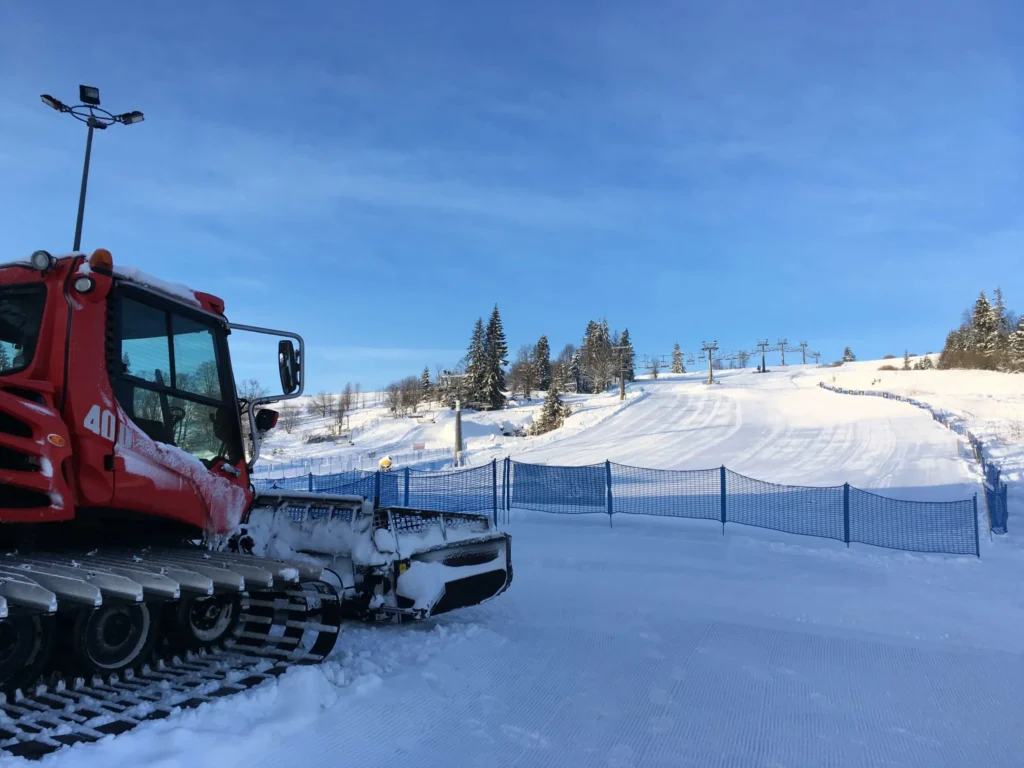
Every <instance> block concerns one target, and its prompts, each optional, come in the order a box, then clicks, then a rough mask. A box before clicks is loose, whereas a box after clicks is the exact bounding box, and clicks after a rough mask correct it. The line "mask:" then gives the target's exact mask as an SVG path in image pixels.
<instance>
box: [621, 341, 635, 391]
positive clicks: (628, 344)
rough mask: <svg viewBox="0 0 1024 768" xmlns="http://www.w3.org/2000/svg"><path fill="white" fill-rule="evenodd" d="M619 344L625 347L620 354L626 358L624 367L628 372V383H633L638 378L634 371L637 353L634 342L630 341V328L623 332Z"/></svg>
mask: <svg viewBox="0 0 1024 768" xmlns="http://www.w3.org/2000/svg"><path fill="white" fill-rule="evenodd" d="M619 344H620V345H622V346H624V347H625V349H623V350H620V352H621V353H622V355H623V356H624V360H623V366H622V367H623V368H624V369H625V371H626V381H633V380H634V379H635V378H636V372H635V371H634V370H633V369H634V368H635V367H636V353H635V352H634V351H633V342H632V341H630V340H629V328H624V329H623V330H622V335H621V336H620V337H619Z"/></svg>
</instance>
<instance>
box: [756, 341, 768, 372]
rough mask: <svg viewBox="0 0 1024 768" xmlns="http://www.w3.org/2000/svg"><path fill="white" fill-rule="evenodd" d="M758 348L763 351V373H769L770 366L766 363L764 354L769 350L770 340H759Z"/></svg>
mask: <svg viewBox="0 0 1024 768" xmlns="http://www.w3.org/2000/svg"><path fill="white" fill-rule="evenodd" d="M757 347H758V349H760V350H761V373H767V372H768V364H767V363H766V362H765V359H764V353H765V352H766V351H767V349H768V339H758V342H757Z"/></svg>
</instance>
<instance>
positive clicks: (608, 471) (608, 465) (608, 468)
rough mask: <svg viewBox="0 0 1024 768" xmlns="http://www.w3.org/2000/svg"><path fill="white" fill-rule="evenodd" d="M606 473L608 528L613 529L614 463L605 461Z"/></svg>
mask: <svg viewBox="0 0 1024 768" xmlns="http://www.w3.org/2000/svg"><path fill="white" fill-rule="evenodd" d="M604 472H605V477H606V478H607V480H608V527H609V528H612V527H613V526H612V463H611V462H610V461H608V459H605V461H604Z"/></svg>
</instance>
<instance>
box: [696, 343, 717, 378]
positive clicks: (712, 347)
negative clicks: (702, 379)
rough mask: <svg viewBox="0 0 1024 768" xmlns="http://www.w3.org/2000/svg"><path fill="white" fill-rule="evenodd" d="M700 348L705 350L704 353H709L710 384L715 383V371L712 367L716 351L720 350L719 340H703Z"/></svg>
mask: <svg viewBox="0 0 1024 768" xmlns="http://www.w3.org/2000/svg"><path fill="white" fill-rule="evenodd" d="M700 348H701V349H702V350H704V354H705V355H707V358H708V384H714V383H715V371H714V368H713V367H712V362H713V360H712V358H713V357H714V353H715V352H717V351H718V341H712V342H711V343H710V344H708V343H707V342H706V341H702V342H701V347H700Z"/></svg>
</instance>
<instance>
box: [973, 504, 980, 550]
mask: <svg viewBox="0 0 1024 768" xmlns="http://www.w3.org/2000/svg"><path fill="white" fill-rule="evenodd" d="M974 554H975V555H977V556H978V557H981V543H980V541H979V540H978V492H977V491H975V492H974Z"/></svg>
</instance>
